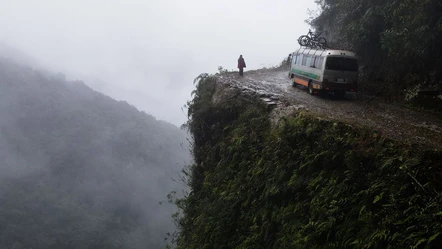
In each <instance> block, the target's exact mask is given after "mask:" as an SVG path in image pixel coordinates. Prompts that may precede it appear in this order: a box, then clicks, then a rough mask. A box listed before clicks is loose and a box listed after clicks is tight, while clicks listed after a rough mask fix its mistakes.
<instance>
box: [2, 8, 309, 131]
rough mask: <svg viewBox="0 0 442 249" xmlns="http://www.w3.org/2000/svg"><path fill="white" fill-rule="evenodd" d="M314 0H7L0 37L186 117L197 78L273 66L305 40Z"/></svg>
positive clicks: (106, 87)
mask: <svg viewBox="0 0 442 249" xmlns="http://www.w3.org/2000/svg"><path fill="white" fill-rule="evenodd" d="M309 8H310V9H316V5H315V3H314V1H313V0H300V1H292V0H290V1H289V0H278V1H269V0H265V1H264V0H258V1H252V0H244V1H234V0H226V1H205V0H190V1H180V0H171V1H162V0H149V1H140V0H127V1H117V0H106V1H104V0H94V1H86V0H78V1H57V0H42V1H29V0H14V1H6V0H4V1H0V41H4V42H5V43H6V44H8V45H10V46H12V47H14V48H17V49H19V50H21V51H24V52H25V53H26V54H29V55H30V56H31V57H33V58H35V60H37V61H38V62H39V63H40V64H41V65H42V66H44V67H46V68H48V69H50V70H53V71H55V72H62V73H64V74H65V75H66V76H67V77H68V79H71V80H76V79H78V80H83V81H85V83H86V84H87V85H89V86H91V87H93V88H94V89H96V90H98V91H101V92H103V93H105V94H108V95H110V96H111V97H114V98H116V99H119V100H126V101H128V102H129V103H131V104H133V105H135V106H136V107H137V108H140V109H141V110H144V111H146V112H147V113H150V114H152V115H154V116H155V117H157V118H159V119H162V120H166V121H169V122H171V123H174V124H176V125H181V124H182V123H183V122H185V121H186V115H185V113H183V111H182V110H181V106H182V105H184V104H185V103H186V101H187V100H188V99H190V92H191V91H192V89H193V85H192V81H193V79H194V78H195V77H196V76H197V75H199V74H200V73H203V72H209V73H212V72H216V71H217V69H218V66H222V67H223V68H225V69H229V70H236V60H237V58H238V56H239V55H240V54H243V55H244V58H245V60H246V62H247V65H248V68H247V70H250V69H257V68H261V67H264V66H267V67H268V66H274V65H277V64H279V63H280V62H281V60H282V59H283V58H284V57H285V56H287V55H288V53H289V52H292V51H293V50H295V49H296V48H297V47H298V44H297V41H296V40H297V38H298V37H299V36H300V35H302V34H304V33H306V32H307V31H308V25H307V24H306V23H305V22H304V20H305V19H307V18H308V9H309Z"/></svg>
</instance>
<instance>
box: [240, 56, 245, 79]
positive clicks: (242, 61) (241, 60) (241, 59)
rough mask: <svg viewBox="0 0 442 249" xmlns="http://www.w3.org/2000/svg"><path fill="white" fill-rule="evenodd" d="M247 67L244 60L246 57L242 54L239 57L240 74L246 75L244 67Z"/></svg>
mask: <svg viewBox="0 0 442 249" xmlns="http://www.w3.org/2000/svg"><path fill="white" fill-rule="evenodd" d="M245 67H246V62H245V61H244V58H243V57H242V55H240V56H239V59H238V69H239V75H240V76H243V75H244V68H245Z"/></svg>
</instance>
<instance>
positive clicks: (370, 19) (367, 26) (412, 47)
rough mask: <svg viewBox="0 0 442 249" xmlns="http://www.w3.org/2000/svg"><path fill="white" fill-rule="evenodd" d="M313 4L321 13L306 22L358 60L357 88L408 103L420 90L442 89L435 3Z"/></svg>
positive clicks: (441, 9)
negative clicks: (359, 71)
mask: <svg viewBox="0 0 442 249" xmlns="http://www.w3.org/2000/svg"><path fill="white" fill-rule="evenodd" d="M317 3H318V4H319V6H320V7H321V12H320V13H319V15H318V16H315V17H313V18H312V20H311V22H310V23H311V24H312V26H313V27H315V28H316V29H317V30H318V31H320V32H322V33H323V34H324V35H325V36H326V37H327V39H328V40H329V41H330V42H331V43H332V44H333V45H334V46H337V47H344V48H347V49H351V50H354V51H355V52H356V53H357V54H358V55H359V56H360V64H361V66H362V69H361V70H362V74H361V84H360V86H361V88H362V89H364V90H369V91H370V93H375V94H378V95H379V94H381V95H384V96H396V97H401V98H404V97H405V98H406V99H408V100H409V99H412V98H413V97H415V96H416V93H417V92H418V91H420V90H432V91H434V90H438V91H440V90H442V89H441V88H442V68H441V67H440V64H441V63H442V46H441V44H442V4H441V2H440V1H435V0H422V1H415V0H402V1H397V0H385V1H378V0H356V1H355V0H338V1H336V0H317ZM441 108H442V107H441Z"/></svg>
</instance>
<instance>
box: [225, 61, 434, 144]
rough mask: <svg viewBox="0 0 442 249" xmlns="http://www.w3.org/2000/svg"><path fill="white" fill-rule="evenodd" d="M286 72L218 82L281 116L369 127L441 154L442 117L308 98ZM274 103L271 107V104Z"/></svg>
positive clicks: (230, 76)
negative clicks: (300, 113) (298, 113)
mask: <svg viewBox="0 0 442 249" xmlns="http://www.w3.org/2000/svg"><path fill="white" fill-rule="evenodd" d="M287 74H288V72H287V70H278V69H260V70H255V71H248V72H245V73H244V77H239V76H238V74H237V73H224V74H221V75H219V76H217V77H218V80H219V81H220V82H222V83H224V84H228V85H230V86H231V87H235V88H240V89H242V90H243V91H244V92H254V93H257V94H259V96H261V97H262V98H265V100H266V101H272V102H274V104H277V107H276V108H275V110H274V112H279V113H281V115H284V113H288V112H289V111H290V110H294V109H296V110H305V111H309V112H313V113H315V114H319V116H321V117H324V118H327V119H331V120H341V121H346V122H349V123H352V124H358V125H361V126H365V127H369V128H371V129H374V130H376V131H379V132H382V134H383V135H385V136H386V137H388V138H391V139H393V140H397V141H401V142H405V143H415V144H421V145H425V146H426V147H430V148H435V149H441V150H442V116H441V115H439V114H433V113H428V112H424V111H416V110H412V109H409V108H406V107H401V106H396V105H392V104H388V103H385V102H382V101H379V100H374V99H372V100H367V99H359V98H357V94H351V93H349V94H347V97H346V99H338V98H335V97H334V96H333V95H331V94H330V95H327V94H321V95H319V94H317V95H314V96H312V95H309V94H308V92H307V89H306V88H304V87H302V86H296V87H293V86H292V85H291V81H290V80H289V79H288V77H287ZM272 102H271V103H272Z"/></svg>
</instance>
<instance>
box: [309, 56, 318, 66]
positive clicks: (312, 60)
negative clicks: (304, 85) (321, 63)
mask: <svg viewBox="0 0 442 249" xmlns="http://www.w3.org/2000/svg"><path fill="white" fill-rule="evenodd" d="M317 59H318V57H316V56H315V57H311V60H310V63H309V65H310V67H316V66H315V62H316V60H317Z"/></svg>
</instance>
